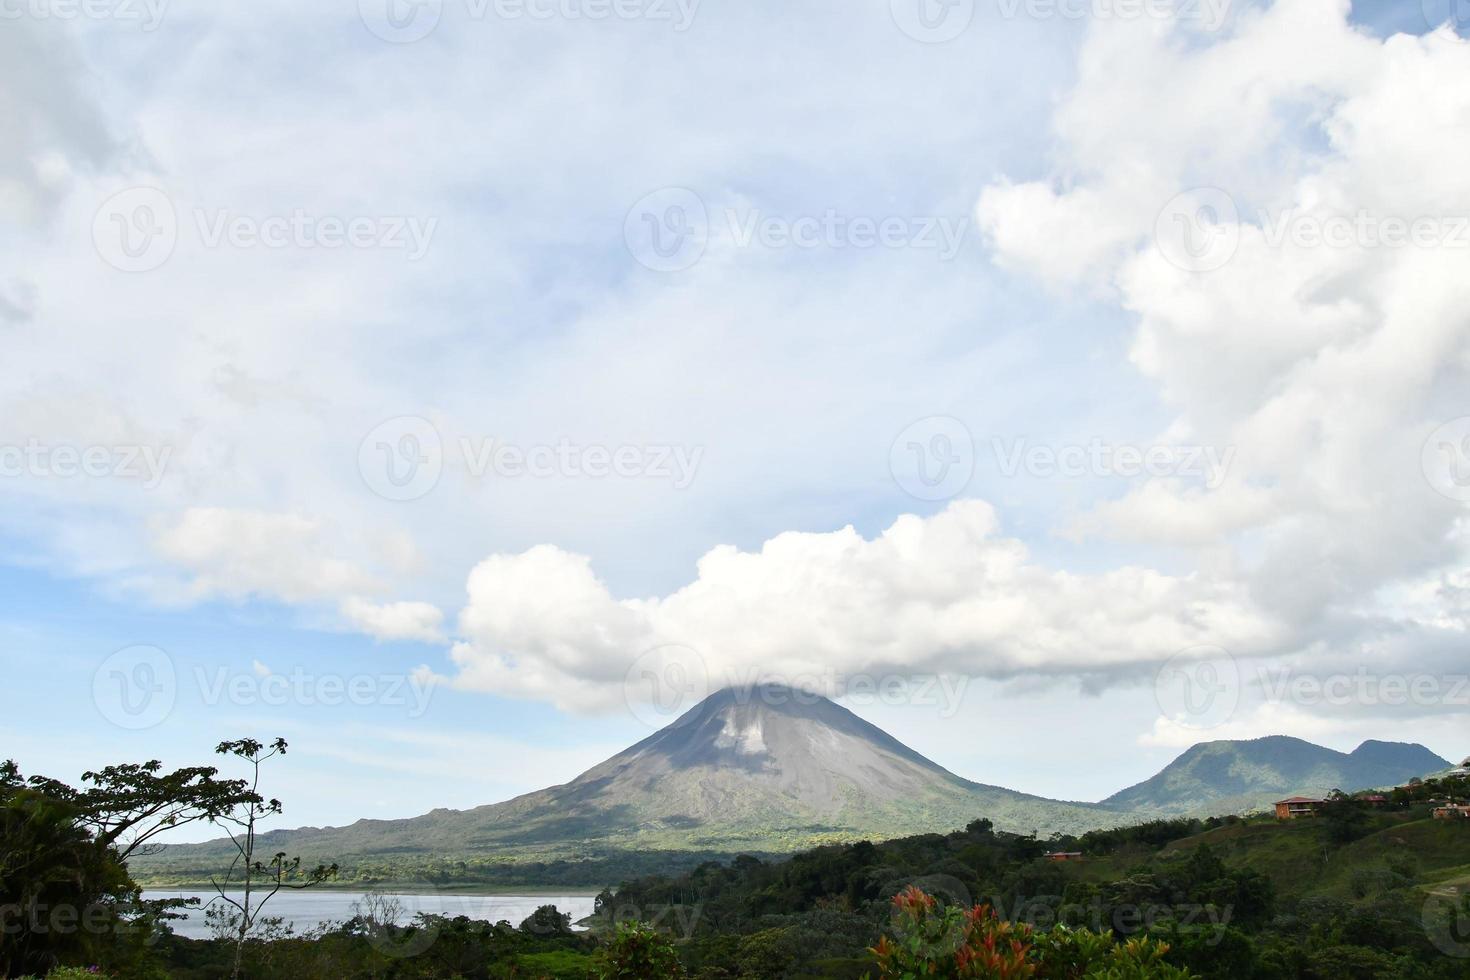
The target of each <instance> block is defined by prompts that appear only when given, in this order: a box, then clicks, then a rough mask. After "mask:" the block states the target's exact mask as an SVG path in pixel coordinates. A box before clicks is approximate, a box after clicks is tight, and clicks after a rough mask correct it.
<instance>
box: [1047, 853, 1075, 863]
mask: <svg viewBox="0 0 1470 980" xmlns="http://www.w3.org/2000/svg"><path fill="white" fill-rule="evenodd" d="M1044 856H1045V858H1046V859H1047V860H1048V861H1081V860H1082V852H1081V851H1047V852H1046V854H1045V855H1044Z"/></svg>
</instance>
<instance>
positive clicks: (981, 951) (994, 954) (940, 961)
mask: <svg viewBox="0 0 1470 980" xmlns="http://www.w3.org/2000/svg"><path fill="white" fill-rule="evenodd" d="M892 931H893V934H894V935H893V938H892V940H891V941H890V939H889V937H887V936H885V937H883V938H882V939H881V940H879V942H878V945H877V946H875V947H873V949H872V950H871V952H872V954H873V957H874V959H875V960H876V962H877V965H878V971H879V972H878V976H879V980H914V978H918V977H935V978H955V980H965V978H983V980H1015V978H1023V977H1036V978H1038V980H1040V978H1057V980H1191V978H1193V977H1194V974H1192V973H1190V972H1189V971H1188V970H1184V969H1181V968H1179V967H1177V966H1173V965H1171V964H1169V963H1167V962H1165V960H1164V956H1165V954H1167V953H1168V952H1169V947H1168V945H1167V944H1166V943H1162V942H1159V941H1157V940H1155V939H1151V938H1149V937H1147V936H1135V937H1133V938H1132V939H1128V940H1126V941H1125V942H1122V943H1119V942H1115V941H1114V939H1113V937H1112V936H1110V935H1107V934H1105V933H1099V932H1093V931H1091V930H1088V929H1069V928H1067V927H1066V926H1057V927H1056V928H1054V929H1050V930H1047V931H1045V932H1035V931H1033V930H1032V929H1031V928H1030V927H1029V926H1026V925H1015V924H1012V923H1010V922H1006V921H1004V920H1002V919H1001V918H1000V917H999V916H997V915H996V914H995V912H994V911H993V910H992V909H990V908H989V907H988V906H983V905H976V906H974V907H972V908H969V909H961V908H958V907H956V906H953V905H941V904H940V903H939V902H938V901H937V900H935V899H934V898H933V897H932V896H930V895H926V894H925V893H924V892H923V891H921V890H919V889H918V888H915V887H912V886H910V887H909V888H907V889H905V890H904V891H903V892H901V893H900V894H899V895H898V896H897V897H895V898H894V900H893V927H892Z"/></svg>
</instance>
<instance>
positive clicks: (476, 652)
mask: <svg viewBox="0 0 1470 980" xmlns="http://www.w3.org/2000/svg"><path fill="white" fill-rule="evenodd" d="M460 630H461V632H462V634H463V635H464V637H465V639H464V640H463V641H461V642H459V643H457V644H456V645H455V647H454V649H453V658H454V660H455V662H456V663H457V664H458V665H459V667H460V671H461V673H460V675H459V677H458V679H457V680H458V682H459V683H460V684H461V685H462V686H467V687H472V688H478V689H483V690H495V691H498V692H502V693H518V694H521V695H524V696H533V697H542V698H549V699H552V700H554V701H556V702H557V703H558V704H561V705H564V706H571V707H593V706H601V705H605V704H607V703H609V702H610V701H613V700H615V699H617V698H618V697H620V696H622V694H623V690H622V681H623V679H624V675H625V673H626V671H627V670H628V669H629V667H630V665H631V664H632V663H633V662H634V660H635V659H636V658H638V657H639V656H640V655H642V654H644V653H645V652H646V651H650V650H654V649H655V648H659V647H662V646H665V645H672V646H677V647H681V648H689V649H691V650H693V651H695V652H696V653H697V655H698V656H699V657H700V658H702V659H703V662H704V665H705V669H706V670H707V671H708V674H709V678H710V680H709V683H710V686H712V687H719V686H722V685H726V684H733V683H737V682H740V681H743V680H749V679H753V678H755V677H761V676H766V677H773V678H783V677H784V678H787V679H791V678H798V677H818V676H820V675H825V674H827V673H829V672H836V673H837V674H838V675H840V676H850V675H852V674H856V673H870V674H884V673H887V672H903V673H912V672H915V671H933V672H949V673H973V674H980V675H990V676H1008V675H1014V674H1018V673H1031V672H1035V673H1042V674H1057V673H1072V672H1081V673H1086V672H1093V671H1108V670H1112V669H1115V668H1119V667H1127V666H1137V665H1140V664H1148V663H1152V662H1154V661H1157V660H1160V659H1163V658H1166V657H1168V656H1169V655H1171V654H1173V653H1174V652H1176V651H1178V650H1180V649H1182V648H1184V647H1188V646H1192V645H1195V644H1199V643H1205V642H1214V643H1219V642H1222V640H1223V641H1226V642H1228V643H1229V644H1230V645H1232V646H1233V647H1234V648H1236V649H1241V650H1260V649H1265V648H1269V646H1270V645H1271V643H1272V642H1273V641H1274V640H1275V639H1276V633H1275V627H1274V625H1273V624H1272V623H1271V622H1269V621H1268V620H1266V619H1264V618H1263V617H1261V616H1260V615H1259V614H1258V613H1257V612H1256V611H1255V610H1253V609H1252V608H1251V607H1250V604H1249V602H1248V599H1247V597H1246V596H1245V595H1244V594H1243V593H1242V592H1241V591H1240V590H1239V589H1238V587H1236V586H1234V585H1232V584H1230V583H1228V582H1226V583H1222V582H1219V581H1214V580H1211V579H1209V578H1207V577H1204V576H1201V575H1189V576H1184V577H1175V576H1170V575H1165V574H1162V573H1159V572H1156V571H1152V570H1149V569H1144V568H1137V567H1124V568H1119V569H1116V570H1113V571H1109V572H1105V573H1102V574H1097V575H1076V574H1070V573H1066V572H1060V571H1055V570H1051V569H1047V568H1045V567H1042V566H1040V565H1038V564H1036V563H1035V562H1033V561H1032V560H1031V559H1030V558H1029V556H1028V554H1027V549H1026V547H1025V545H1024V544H1023V543H1022V542H1020V541H1018V540H1016V539H1014V538H1007V537H1004V536H1002V535H1001V534H1000V533H999V530H998V527H997V524H996V515H995V511H994V509H993V508H992V507H991V506H990V505H988V504H986V503H984V502H981V501H960V502H956V503H954V504H952V505H950V506H949V507H948V508H947V509H946V510H945V511H943V512H942V513H940V514H937V515H935V516H934V517H931V518H927V519H925V518H920V517H916V516H912V515H910V516H904V517H900V518H899V519H898V520H897V521H895V522H894V524H893V525H892V526H891V527H889V528H888V529H887V530H886V531H884V532H883V533H882V534H881V535H880V536H878V537H875V538H873V539H871V540H868V539H864V538H863V537H862V536H860V535H859V534H858V533H857V532H856V531H854V530H853V529H852V528H851V527H848V528H844V529H843V530H841V531H835V532H831V533H825V534H811V533H795V532H790V533H786V534H782V535H780V536H778V537H776V538H773V539H771V540H769V541H767V542H766V543H765V544H764V545H763V546H762V547H761V549H760V551H758V552H743V551H740V550H738V549H736V548H732V547H728V546H722V547H719V548H716V549H714V550H713V551H711V552H709V553H708V554H706V555H705V556H704V557H703V558H701V559H700V561H699V574H698V577H697V579H696V580H695V581H694V582H692V583H690V584H689V585H686V586H685V587H683V588H681V589H679V590H678V591H676V592H673V593H671V594H670V595H668V596H664V597H660V598H652V599H630V600H621V601H620V600H617V599H614V598H613V596H612V595H611V594H610V593H609V592H608V590H607V588H606V586H604V585H603V583H602V582H600V581H598V579H597V578H596V576H595V575H594V574H593V572H592V570H591V567H590V563H589V561H588V559H586V558H584V557H582V556H578V555H572V554H567V553H566V552H563V551H561V550H559V549H556V548H552V547H547V546H542V547H538V548H534V549H532V550H530V551H528V552H525V553H524V554H521V555H514V556H511V555H496V556H493V557H491V558H489V559H487V560H486V561H484V562H483V563H481V564H480V565H479V566H478V567H477V568H476V569H475V570H474V572H473V573H472V574H471V575H470V580H469V603H468V605H467V606H466V607H465V610H464V612H463V613H462V614H461V617H460Z"/></svg>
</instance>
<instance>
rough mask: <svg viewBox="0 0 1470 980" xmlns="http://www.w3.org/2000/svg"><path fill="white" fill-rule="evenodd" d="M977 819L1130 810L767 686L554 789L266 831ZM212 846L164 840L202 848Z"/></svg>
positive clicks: (458, 842) (444, 848)
mask: <svg viewBox="0 0 1470 980" xmlns="http://www.w3.org/2000/svg"><path fill="white" fill-rule="evenodd" d="M979 817H987V818H989V819H990V820H992V821H994V823H995V824H996V826H997V827H998V828H1000V829H1005V830H1013V831H1022V832H1027V833H1029V832H1031V831H1033V830H1034V831H1039V832H1040V833H1041V834H1043V835H1046V834H1049V833H1051V832H1052V831H1057V830H1062V831H1080V830H1084V829H1090V828H1094V827H1102V826H1115V825H1117V824H1119V823H1125V822H1131V819H1132V817H1131V815H1130V814H1128V813H1126V812H1121V811H1119V810H1118V809H1117V808H1116V807H1102V806H1098V805H1096V804H1088V803H1064V802H1058V801H1055V800H1048V799H1044V798H1042V797H1037V796H1029V795H1027V794H1024V793H1017V792H1014V791H1012V790H1008V789H1002V788H1000V787H997V786H985V785H981V784H979V783H972V782H970V781H968V780H965V779H961V778H960V777H958V776H956V775H954V774H953V773H951V772H949V771H948V770H946V769H944V768H943V767H941V766H939V765H938V764H936V763H934V762H931V761H930V760H928V759H926V758H924V757H923V756H921V755H919V754H918V753H917V752H914V751H913V750H912V749H909V748H908V747H906V746H905V745H903V744H902V743H901V742H899V741H898V740H897V739H894V738H893V737H892V736H890V735H888V734H887V733H885V732H883V731H882V730H880V729H878V728H876V727H875V726H873V725H870V724H868V723H867V722H865V721H863V720H862V719H861V718H859V717H857V716H856V715H854V714H853V713H852V712H850V711H848V710H847V709H845V708H842V707H840V706H838V705H837V704H834V703H833V702H831V701H829V700H827V699H826V698H818V697H815V696H813V695H806V694H796V693H795V692H793V691H791V690H789V689H786V688H781V687H775V686H766V687H761V688H756V689H738V690H737V689H731V690H725V691H721V692H719V693H718V694H715V695H712V696H711V697H709V698H707V699H706V700H705V701H703V702H701V703H700V704H699V705H697V706H696V707H694V708H693V709H691V710H690V711H689V712H687V713H686V714H684V715H683V716H681V717H680V718H679V719H678V720H677V721H675V722H674V723H673V724H671V725H669V726H668V727H667V728H664V729H662V730H661V731H658V732H656V733H654V734H653V735H651V736H649V737H648V738H646V739H644V740H643V741H641V742H639V743H638V744H636V745H634V746H632V747H630V748H628V749H626V750H625V751H623V752H620V753H619V754H617V755H615V756H613V757H612V758H610V759H608V760H607V761H605V762H603V763H601V764H599V765H597V766H594V767H593V768H591V769H589V770H588V771H587V772H585V773H583V774H582V775H580V776H578V777H577V778H576V779H574V780H572V781H571V782H570V783H567V784H565V785H562V786H553V787H551V788H549V789H544V790H539V791H537V792H535V793H529V794H527V795H525V796H520V797H517V798H515V799H513V800H508V801H506V802H504V803H497V804H494V805H491V806H483V807H477V808H475V809H473V810H435V811H433V812H432V813H427V814H425V815H423V816H421V817H414V818H411V819H405V820H360V821H358V822H357V823H355V824H352V825H351V826H348V827H341V828H321V829H317V828H302V829H300V830H292V831H276V832H273V833H271V834H269V835H267V836H266V840H265V842H264V843H265V844H266V845H267V846H270V847H275V846H277V845H281V846H282V847H283V848H289V849H291V851H292V853H299V854H301V855H302V857H303V858H306V859H307V860H308V861H315V860H332V861H339V860H344V859H346V860H351V859H354V858H369V857H384V856H389V855H395V856H408V855H423V856H428V855H436V856H445V857H468V856H483V857H492V858H493V857H495V856H496V855H497V854H505V855H507V856H509V855H511V854H529V853H535V854H543V855H552V854H575V853H587V852H588V851H589V850H593V849H597V848H602V847H617V848H667V849H674V850H728V851H737V850H762V851H784V850H792V849H796V848H800V847H807V846H811V845H812V844H815V843H820V842H823V841H831V840H842V839H854V838H888V837H898V836H903V835H907V834H915V833H924V832H931V831H932V832H945V831H950V830H955V829H958V828H960V827H963V826H964V825H965V824H966V823H968V822H969V821H971V820H974V819H976V818H979ZM211 847H214V848H217V847H218V844H213V845H209V844H206V845H197V846H195V845H186V846H181V847H178V848H169V849H168V851H169V852H170V854H169V856H171V857H173V858H179V857H186V856H188V855H189V854H190V853H191V852H193V853H196V854H198V855H199V856H203V855H204V853H205V852H207V850H208V849H209V848H211Z"/></svg>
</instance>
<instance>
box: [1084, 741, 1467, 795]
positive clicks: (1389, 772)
mask: <svg viewBox="0 0 1470 980" xmlns="http://www.w3.org/2000/svg"><path fill="white" fill-rule="evenodd" d="M1446 765H1448V763H1447V762H1446V761H1445V760H1444V759H1441V758H1440V757H1439V756H1437V755H1435V754H1434V753H1433V752H1431V751H1429V750H1428V749H1427V748H1425V747H1424V746H1422V745H1419V744H1417V743H1412V742H1385V741H1380V740H1377V739H1368V740H1367V741H1364V742H1363V743H1362V744H1360V745H1359V746H1358V747H1357V748H1355V749H1354V750H1353V751H1352V752H1339V751H1338V750H1336V749H1330V748H1327V747H1326V746H1322V745H1317V744H1315V743H1313V742H1308V741H1306V740H1305V739H1300V738H1295V737H1293V736H1290V735H1267V736H1263V737H1261V738H1254V739H1220V740H1216V741H1210V742H1199V743H1196V744H1195V745H1192V746H1190V747H1189V748H1188V749H1186V750H1185V751H1184V752H1182V753H1180V755H1179V756H1178V757H1177V758H1175V759H1174V761H1173V762H1171V763H1169V764H1168V765H1167V766H1165V767H1164V768H1163V769H1161V770H1160V771H1159V772H1157V773H1156V774H1154V775H1153V776H1150V777H1149V778H1148V779H1145V780H1143V781H1142V782H1139V783H1135V784H1134V785H1132V786H1129V787H1126V788H1124V789H1122V790H1119V791H1118V792H1117V793H1114V794H1113V795H1112V796H1109V797H1107V798H1105V799H1103V800H1102V801H1101V802H1102V803H1103V804H1104V805H1107V806H1117V807H1122V808H1126V809H1132V810H1145V811H1155V812H1158V813H1162V814H1177V815H1185V814H1188V815H1201V814H1204V813H1206V812H1217V811H1218V808H1220V807H1229V808H1230V809H1232V810H1235V811H1240V810H1249V809H1259V808H1261V807H1264V806H1269V805H1270V804H1271V803H1272V802H1274V800H1273V799H1272V797H1274V798H1276V799H1279V798H1281V797H1283V796H1289V795H1305V796H1325V795H1326V794H1327V793H1330V792H1331V791H1332V790H1334V789H1341V790H1343V791H1345V792H1352V791H1356V790H1364V789H1375V788H1378V787H1383V786H1393V785H1396V784H1398V783H1401V782H1403V781H1405V780H1407V779H1410V778H1412V777H1414V776H1422V775H1424V774H1426V773H1429V772H1433V771H1435V770H1436V769H1440V768H1443V767H1445V766H1446Z"/></svg>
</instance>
